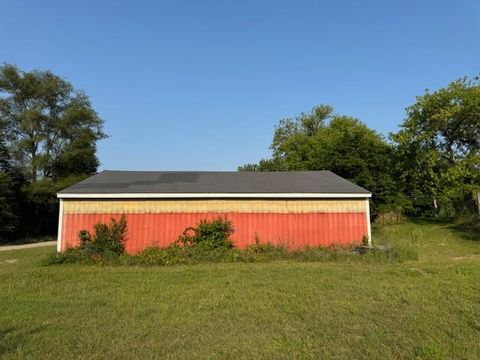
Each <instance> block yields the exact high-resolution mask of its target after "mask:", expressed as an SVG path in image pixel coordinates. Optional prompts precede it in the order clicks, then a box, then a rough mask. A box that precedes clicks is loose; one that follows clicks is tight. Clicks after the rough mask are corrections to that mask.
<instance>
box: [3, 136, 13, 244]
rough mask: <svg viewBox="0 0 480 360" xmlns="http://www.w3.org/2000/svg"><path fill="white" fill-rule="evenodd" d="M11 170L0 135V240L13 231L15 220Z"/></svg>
mask: <svg viewBox="0 0 480 360" xmlns="http://www.w3.org/2000/svg"><path fill="white" fill-rule="evenodd" d="M11 172H12V167H11V162H10V158H9V156H8V152H7V149H6V146H5V142H4V140H3V138H2V137H0V242H2V241H3V240H4V239H5V237H7V236H10V235H11V234H12V233H13V231H14V229H15V225H16V220H17V218H16V216H15V213H14V209H13V206H12V204H13V203H14V201H13V196H14V192H13V183H12V179H11V177H10V174H11Z"/></svg>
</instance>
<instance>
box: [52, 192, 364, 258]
mask: <svg viewBox="0 0 480 360" xmlns="http://www.w3.org/2000/svg"><path fill="white" fill-rule="evenodd" d="M361 201H362V202H363V203H364V204H365V200H361ZM349 206H350V205H349ZM66 208H67V209H68V207H66ZM77 210H78V209H77ZM296 210H297V212H280V211H278V212H265V211H263V212H256V213H251V212H132V213H126V212H125V211H123V212H117V213H112V212H109V213H99V212H94V213H91V212H81V211H80V212H75V211H68V210H67V211H64V214H63V216H62V221H63V223H62V234H59V235H61V238H62V246H61V250H62V251H63V250H65V249H67V248H69V247H74V246H76V245H77V244H78V233H79V231H80V230H84V229H86V230H92V229H93V225H94V224H95V223H97V222H99V221H101V222H106V223H108V222H109V221H110V219H111V218H112V217H114V218H119V217H120V216H121V214H122V213H123V214H125V216H126V219H127V237H126V250H127V252H128V253H136V252H138V251H141V250H143V249H145V248H146V247H149V246H166V245H169V244H171V243H172V242H173V241H175V240H177V239H178V237H179V235H180V234H181V233H182V232H183V230H185V228H187V227H189V226H195V225H196V224H198V222H199V221H200V220H203V219H214V218H217V217H219V216H221V217H223V218H227V219H229V220H231V221H232V222H233V225H234V227H235V233H234V234H233V236H232V238H233V240H234V241H235V243H236V245H237V246H239V247H244V246H245V245H248V244H252V243H254V242H255V234H257V235H258V236H259V238H260V240H261V241H262V242H267V241H269V242H272V243H274V244H279V243H283V244H286V245H289V246H290V247H292V248H301V247H304V246H306V245H309V246H329V245H334V244H336V245H345V244H352V243H360V242H361V240H362V238H363V236H365V235H367V220H366V216H365V212H359V211H358V209H355V210H353V209H352V210H353V212H340V211H339V209H336V211H335V212H311V211H312V210H314V209H310V212H305V209H303V210H302V209H300V210H301V211H299V209H296ZM352 210H351V211H352ZM97 211H98V209H97Z"/></svg>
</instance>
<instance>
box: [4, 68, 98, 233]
mask: <svg viewBox="0 0 480 360" xmlns="http://www.w3.org/2000/svg"><path fill="white" fill-rule="evenodd" d="M102 126H103V121H102V119H100V117H99V116H98V114H97V113H96V112H95V110H94V109H93V108H92V106H91V103H90V100H89V99H88V97H87V96H86V95H85V93H83V92H81V91H78V90H76V89H75V88H74V87H73V86H72V84H70V83H69V82H68V81H66V80H65V79H62V78H61V77H59V76H57V75H54V74H52V73H51V72H50V71H39V70H34V71H31V72H25V71H21V70H20V69H18V68H17V67H16V66H13V65H9V64H6V65H3V66H0V130H1V141H2V142H1V144H0V145H2V146H0V163H1V164H3V167H4V168H8V170H5V171H4V172H5V173H6V174H7V177H8V178H9V180H8V181H7V180H4V184H7V183H8V188H9V189H10V190H9V191H10V194H11V193H12V191H13V196H14V198H15V201H14V203H15V206H14V208H12V207H10V208H9V211H10V212H12V211H13V212H14V213H15V215H16V217H17V218H18V219H19V221H18V223H19V226H18V227H17V228H16V229H15V235H16V236H17V237H20V236H37V235H43V234H52V233H54V232H55V231H56V227H57V218H58V200H57V199H56V192H57V191H59V190H61V189H62V188H64V187H66V186H68V185H71V184H72V183H74V182H76V181H79V180H81V179H83V178H85V177H86V176H88V175H90V174H93V173H95V172H96V170H97V166H98V164H99V162H98V159H97V156H96V143H97V141H98V140H100V139H102V138H104V137H105V134H104V133H103V129H102ZM3 159H8V160H3ZM4 187H5V188H6V187H7V185H4ZM5 191H6V190H5ZM0 196H2V195H1V194H0ZM9 196H10V195H9Z"/></svg>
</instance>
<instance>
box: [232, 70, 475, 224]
mask: <svg viewBox="0 0 480 360" xmlns="http://www.w3.org/2000/svg"><path fill="white" fill-rule="evenodd" d="M270 149H271V150H272V156H271V157H270V158H268V159H262V160H260V161H259V162H258V163H255V164H246V165H243V166H240V167H239V168H238V170H240V171H290V170H331V171H333V172H334V173H336V174H338V175H340V176H342V177H344V178H346V179H348V180H351V181H353V182H354V183H356V184H358V185H360V186H362V187H364V188H366V189H368V190H370V191H371V192H372V194H373V197H372V215H373V216H374V217H376V216H378V215H379V214H384V213H389V212H401V213H403V214H406V215H410V216H443V217H448V218H455V217H462V216H463V217H464V216H468V217H471V216H474V215H475V214H478V212H479V211H480V204H479V201H480V81H479V78H478V77H477V78H473V79H469V78H462V79H459V80H456V81H453V82H452V83H450V84H449V85H448V86H447V87H445V88H442V89H439V90H437V91H433V92H432V91H429V90H427V91H426V92H425V94H423V95H421V96H418V97H417V98H416V102H415V103H414V104H413V105H411V106H409V107H408V108H407V109H406V117H405V120H404V122H403V123H402V124H401V126H400V130H399V131H398V132H396V133H391V134H390V135H389V136H388V137H385V136H383V135H382V134H380V133H378V132H376V131H375V130H373V129H370V128H368V127H367V126H366V125H365V124H364V123H362V122H361V121H360V120H358V119H356V118H353V117H350V116H344V115H339V114H337V113H335V112H334V109H333V108H332V107H331V106H329V105H319V106H316V107H314V108H313V110H312V111H311V112H308V113H302V114H300V115H299V116H297V117H295V118H287V119H283V120H281V121H280V122H279V124H278V125H277V126H276V128H275V131H274V134H273V140H272V144H271V146H270Z"/></svg>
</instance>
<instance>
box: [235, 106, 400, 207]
mask: <svg viewBox="0 0 480 360" xmlns="http://www.w3.org/2000/svg"><path fill="white" fill-rule="evenodd" d="M271 149H272V150H273V156H272V159H269V160H262V161H261V162H260V163H259V164H257V165H256V164H247V165H245V166H244V167H240V168H239V169H240V170H250V171H252V170H253V171H268V170H270V168H269V166H272V164H273V165H274V167H275V168H276V169H277V170H286V171H291V170H330V171H332V172H334V173H336V174H338V175H340V176H342V177H344V178H346V179H348V180H351V181H353V182H354V183H356V184H358V185H360V186H363V187H365V188H366V189H368V190H370V191H372V193H373V199H374V206H373V208H372V213H374V214H375V213H376V212H377V211H379V210H382V211H383V210H385V211H386V210H389V209H391V208H396V207H398V206H400V205H399V204H402V205H403V204H404V202H405V199H404V198H403V197H402V196H401V192H400V191H399V189H398V188H397V185H396V182H395V179H394V178H393V176H392V171H393V170H394V163H393V157H392V155H393V147H392V146H391V145H390V144H389V143H387V142H386V140H385V139H384V138H383V137H382V136H381V135H380V134H378V133H377V132H375V131H374V130H371V129H369V128H368V127H367V126H366V125H365V124H363V123H362V122H361V121H359V120H357V119H354V118H351V117H348V116H340V115H336V114H334V112H333V108H332V107H330V106H327V105H320V106H317V107H315V108H314V109H313V110H312V112H310V113H302V114H300V116H298V117H296V118H294V119H283V120H281V121H280V123H279V125H278V126H277V127H276V129H275V133H274V136H273V142H272V145H271Z"/></svg>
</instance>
